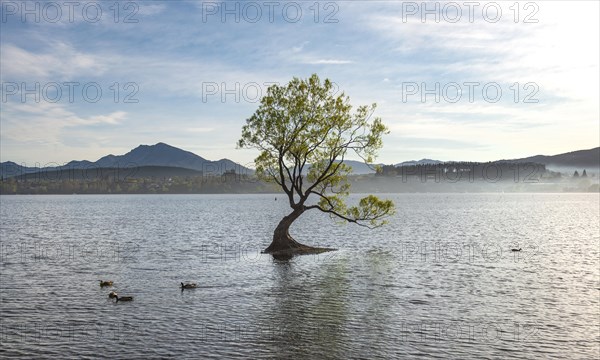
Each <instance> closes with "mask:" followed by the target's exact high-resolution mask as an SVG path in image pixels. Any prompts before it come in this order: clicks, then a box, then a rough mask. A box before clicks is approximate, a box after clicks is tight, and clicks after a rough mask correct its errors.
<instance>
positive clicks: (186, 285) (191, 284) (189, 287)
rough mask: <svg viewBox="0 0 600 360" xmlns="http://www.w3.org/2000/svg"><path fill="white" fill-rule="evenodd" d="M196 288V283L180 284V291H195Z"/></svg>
mask: <svg viewBox="0 0 600 360" xmlns="http://www.w3.org/2000/svg"><path fill="white" fill-rule="evenodd" d="M197 287H198V284H196V283H186V284H184V283H181V289H182V290H183V289H195V288H197Z"/></svg>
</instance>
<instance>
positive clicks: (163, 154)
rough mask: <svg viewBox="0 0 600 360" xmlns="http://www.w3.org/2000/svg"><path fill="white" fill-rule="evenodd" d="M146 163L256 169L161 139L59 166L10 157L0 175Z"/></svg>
mask: <svg viewBox="0 0 600 360" xmlns="http://www.w3.org/2000/svg"><path fill="white" fill-rule="evenodd" d="M147 166H158V167H169V168H183V169H191V170H196V171H202V172H203V173H204V174H213V175H221V174H223V173H224V172H225V171H228V170H235V171H236V172H237V173H241V174H250V173H252V172H253V171H252V170H251V169H248V168H246V167H244V166H242V165H239V164H237V163H235V162H233V161H231V160H229V159H221V160H218V161H210V160H206V159H204V158H203V157H201V156H198V155H196V154H194V153H191V152H189V151H185V150H182V149H179V148H176V147H174V146H171V145H168V144H165V143H162V142H160V143H158V144H155V145H140V146H138V147H136V148H135V149H133V150H131V151H129V152H128V153H126V154H124V155H112V154H110V155H106V156H104V157H102V158H100V159H98V160H97V161H95V162H90V161H87V160H83V161H77V160H73V161H70V162H69V163H67V164H65V165H63V166H57V167H45V168H38V167H26V166H21V165H18V164H16V163H14V162H11V161H7V162H4V163H1V164H0V175H1V176H14V175H21V174H29V173H35V172H40V171H44V172H49V171H57V170H69V169H92V168H138V167H147Z"/></svg>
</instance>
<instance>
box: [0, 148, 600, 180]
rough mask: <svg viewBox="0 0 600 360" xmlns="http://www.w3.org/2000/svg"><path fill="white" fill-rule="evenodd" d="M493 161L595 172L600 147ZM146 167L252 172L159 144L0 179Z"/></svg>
mask: <svg viewBox="0 0 600 360" xmlns="http://www.w3.org/2000/svg"><path fill="white" fill-rule="evenodd" d="M450 162H451V161H440V160H432V159H426V158H425V159H421V160H417V161H415V160H411V161H404V162H401V163H397V164H395V165H394V166H414V165H431V164H442V163H450ZM495 162H532V163H539V164H544V165H546V166H547V167H549V168H555V169H572V168H588V169H598V168H600V147H596V148H592V149H586V150H576V151H571V152H567V153H562V154H557V155H534V156H530V157H524V158H518V159H510V160H506V159H503V160H497V161H495ZM346 163H347V164H348V165H350V166H352V168H353V172H352V173H353V174H355V175H363V174H372V173H375V170H373V168H372V167H373V166H372V165H371V166H370V165H367V164H365V163H363V162H361V161H354V160H347V161H346ZM378 165H383V164H378ZM148 166H150V167H151V166H161V167H171V168H183V169H190V170H195V171H202V172H203V173H206V174H213V175H221V174H223V173H225V172H226V171H231V170H235V172H236V173H240V174H251V173H253V172H254V171H253V170H252V169H249V168H246V167H244V166H242V165H240V164H238V163H236V162H234V161H232V160H229V159H227V158H223V159H220V160H216V161H211V160H207V159H205V158H203V157H201V156H199V155H196V154H194V153H192V152H190V151H186V150H183V149H180V148H177V147H174V146H171V145H169V144H166V143H163V142H159V143H156V144H154V145H143V144H141V145H139V146H137V147H135V148H134V149H132V150H130V151H128V152H127V153H125V154H123V155H114V154H108V155H105V156H103V157H101V158H100V159H98V160H96V161H94V162H92V161H89V160H71V161H69V162H68V163H66V164H65V165H60V166H46V167H27V166H22V165H19V164H17V163H15V162H12V161H6V162H3V163H0V176H2V177H4V176H9V177H10V176H16V175H22V174H29V173H36V172H41V171H57V170H70V169H90V168H133V167H148Z"/></svg>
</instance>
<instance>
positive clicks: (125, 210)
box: [0, 194, 600, 359]
mask: <svg viewBox="0 0 600 360" xmlns="http://www.w3.org/2000/svg"><path fill="white" fill-rule="evenodd" d="M278 197H279V200H278V201H275V199H274V195H214V196H213V195H194V196H188V195H185V196H183V195H181V196H179V195H167V196H162V195H131V196H130V195H115V196H103V195H98V196H80V195H74V196H2V197H0V211H1V227H0V239H1V240H0V241H1V244H0V249H1V253H0V256H1V258H0V262H1V264H0V269H1V272H0V289H1V295H0V296H1V305H0V306H1V322H0V327H1V329H0V330H1V332H0V335H1V339H0V342H1V346H0V357H1V358H12V357H19V356H26V357H30V358H37V359H41V358H78V359H79V358H95V357H98V356H101V357H113V358H126V357H130V358H165V357H179V358H186V357H187V358H222V357H228V358H231V357H242V358H308V359H317V358H342V359H344V358H365V359H372V358H418V357H427V358H444V359H445V358H457V359H466V358H473V359H475V358H477V359H480V358H508V357H510V358H516V359H531V358H571V359H576V358H581V359H592V358H598V357H599V356H600V345H599V344H600V327H599V324H600V304H599V297H600V284H599V283H600V275H599V271H600V270H599V269H600V260H599V245H598V244H599V242H600V218H599V217H600V215H599V214H600V209H599V204H600V199H599V196H598V194H401V195H386V197H388V198H391V199H393V200H394V201H395V203H396V206H397V209H398V211H397V214H396V215H395V216H394V218H393V219H391V221H390V224H388V225H386V226H385V227H382V228H379V229H376V230H368V229H364V228H360V227H358V226H356V225H352V224H346V225H339V224H337V223H336V222H334V221H332V220H330V219H329V218H328V217H327V216H326V215H324V214H321V213H317V212H309V213H305V214H304V215H303V216H302V217H301V218H300V219H299V220H298V221H297V223H295V224H294V225H293V227H292V230H291V232H292V235H293V236H295V238H296V239H297V240H298V241H300V242H302V243H305V244H309V245H320V246H330V247H336V248H339V250H338V251H335V252H330V253H325V254H319V255H308V256H301V257H295V258H293V259H292V260H290V261H276V260H273V259H272V257H270V256H268V255H261V254H260V250H262V249H264V248H265V247H266V246H267V245H269V243H270V239H271V236H272V231H273V230H274V228H275V226H276V224H277V222H278V221H279V220H280V219H281V217H282V216H283V215H285V214H286V213H288V212H289V209H288V208H287V204H286V203H285V201H283V197H282V196H278ZM515 247H516V248H522V251H521V252H511V251H510V249H511V248H515ZM99 279H107V280H108V279H110V280H113V281H114V284H115V285H114V289H115V290H117V291H118V292H119V294H121V295H132V296H134V301H133V302H129V303H126V302H119V303H115V302H114V301H112V300H109V299H108V298H107V295H108V292H109V291H110V290H111V289H109V288H104V289H101V288H100V287H99V282H98V280H99ZM182 281H195V282H197V283H198V284H199V285H200V288H198V289H194V290H185V291H181V290H180V288H179V284H180V282H182Z"/></svg>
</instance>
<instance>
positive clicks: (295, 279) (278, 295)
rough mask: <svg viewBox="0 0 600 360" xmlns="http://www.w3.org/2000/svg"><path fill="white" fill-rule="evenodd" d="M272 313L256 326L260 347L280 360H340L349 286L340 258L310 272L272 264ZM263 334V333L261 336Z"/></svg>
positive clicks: (319, 264) (316, 265) (286, 263)
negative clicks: (266, 345)
mask: <svg viewBox="0 0 600 360" xmlns="http://www.w3.org/2000/svg"><path fill="white" fill-rule="evenodd" d="M274 267H275V270H274V271H275V272H276V273H275V278H274V287H273V289H272V290H271V292H272V294H271V295H272V296H273V302H272V304H271V306H272V308H271V309H268V310H267V312H266V313H267V317H265V318H263V321H264V322H265V323H266V324H263V325H262V326H260V325H259V326H260V327H261V328H262V329H263V331H262V332H261V334H260V337H261V342H263V341H264V342H267V343H269V344H270V351H271V352H272V353H275V354H278V356H282V357H284V358H288V357H294V358H295V357H298V356H301V357H308V358H329V357H333V358H340V356H341V351H343V349H344V348H347V347H346V346H344V342H346V341H348V340H347V337H346V335H345V331H344V329H345V328H346V322H347V318H348V314H347V304H348V301H349V299H348V291H349V287H350V282H349V279H348V277H347V275H348V267H347V264H346V261H345V259H336V261H332V262H330V263H325V262H320V263H319V262H317V263H316V264H315V267H314V268H313V269H308V268H306V267H302V265H299V264H296V263H294V262H293V261H292V262H276V263H274ZM265 330H267V331H265Z"/></svg>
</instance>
